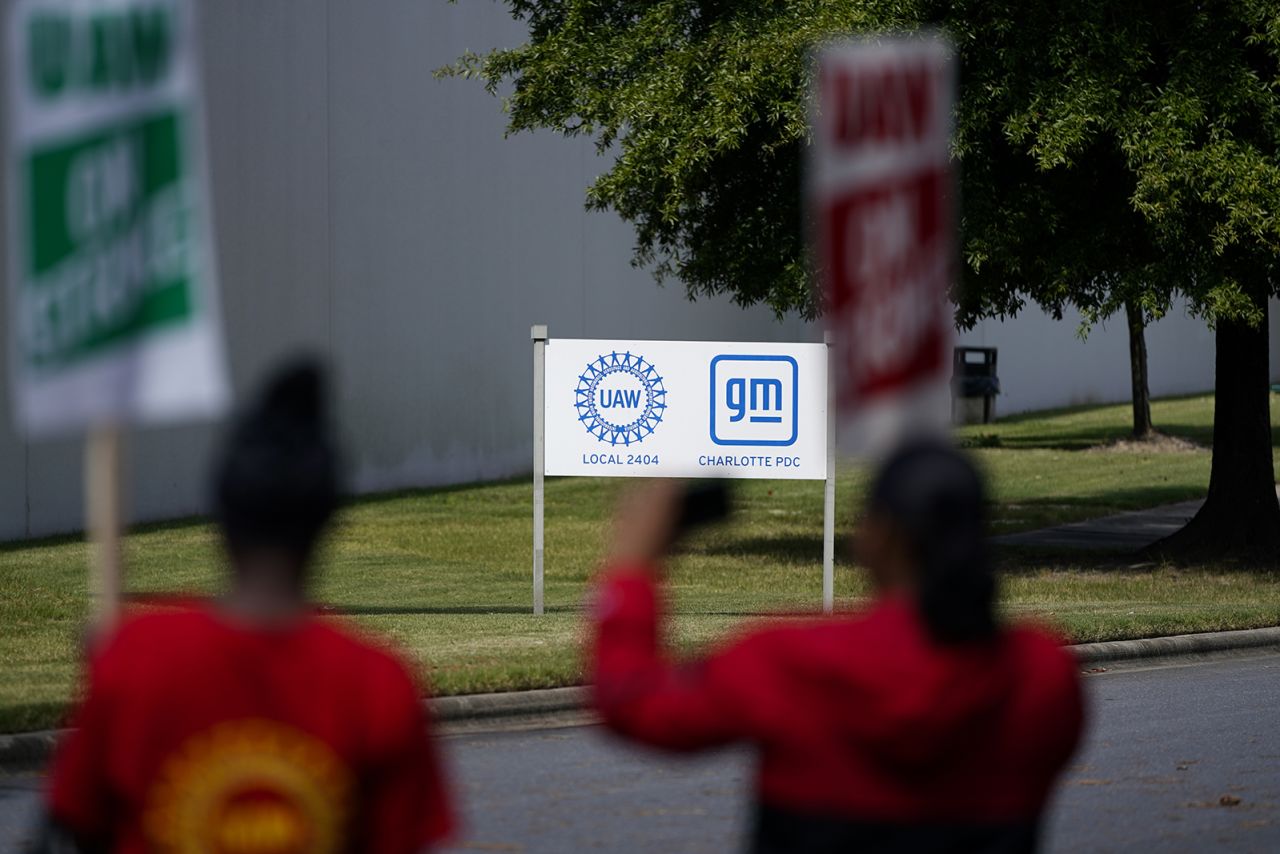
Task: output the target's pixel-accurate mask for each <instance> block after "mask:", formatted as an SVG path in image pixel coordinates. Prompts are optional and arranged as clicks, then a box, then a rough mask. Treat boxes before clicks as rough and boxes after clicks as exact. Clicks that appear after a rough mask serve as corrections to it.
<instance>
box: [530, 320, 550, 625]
mask: <svg viewBox="0 0 1280 854" xmlns="http://www.w3.org/2000/svg"><path fill="white" fill-rule="evenodd" d="M529 337H531V338H532V339H533V613H534V614H536V615H540V614H542V611H543V601H542V556H543V533H544V532H543V516H544V511H545V504H546V502H545V493H544V480H545V473H546V444H547V443H546V400H545V397H546V374H547V327H546V325H544V324H540V325H537V326H534V327H533V328H532V329H531V330H530V336H529Z"/></svg>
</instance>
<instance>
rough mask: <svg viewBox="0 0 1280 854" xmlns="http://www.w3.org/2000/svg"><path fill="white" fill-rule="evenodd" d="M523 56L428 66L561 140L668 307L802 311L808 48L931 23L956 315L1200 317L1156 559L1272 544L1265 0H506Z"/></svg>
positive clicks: (1269, 4)
mask: <svg viewBox="0 0 1280 854" xmlns="http://www.w3.org/2000/svg"><path fill="white" fill-rule="evenodd" d="M507 5H508V6H509V7H510V9H511V11H512V14H513V15H514V16H515V17H516V18H517V19H519V20H522V21H524V22H525V23H527V24H528V26H529V40H528V42H527V43H525V44H524V45H521V46H519V47H516V48H513V49H510V50H498V51H494V52H492V53H489V54H487V55H485V56H476V55H469V56H466V57H463V58H462V59H461V60H460V61H459V63H457V64H456V65H455V66H453V67H452V68H451V69H448V70H446V73H454V74H462V75H466V76H476V77H479V78H481V79H483V80H484V81H485V82H486V84H487V85H488V86H489V88H490V89H491V90H492V91H495V92H497V91H499V90H501V89H502V88H503V87H504V86H506V85H508V84H509V85H510V86H511V88H510V89H509V90H507V95H506V105H507V108H508V110H509V116H510V119H509V129H510V130H511V131H512V132H515V131H521V130H527V129H533V128H551V129H554V130H557V131H559V132H561V133H564V134H567V135H586V136H589V137H590V138H592V139H594V140H595V142H596V144H597V146H598V147H599V148H600V149H601V150H602V151H609V152H611V153H613V154H614V155H615V157H616V159H615V160H614V162H613V166H612V167H611V168H610V169H609V170H608V171H607V172H605V173H604V174H603V175H601V176H600V177H599V178H598V179H597V180H596V182H595V183H594V184H593V185H592V186H591V187H590V188H589V190H588V193H587V202H588V205H589V206H591V207H594V208H612V209H613V210H615V211H617V212H618V213H619V214H621V215H622V216H623V217H624V218H625V219H627V220H629V221H631V222H632V223H633V224H634V225H635V228H636V237H637V241H636V252H635V262H636V263H637V264H641V265H646V266H650V267H651V268H652V269H653V270H654V272H655V275H657V276H658V277H659V278H667V277H675V278H678V279H680V280H681V281H683V282H684V284H685V286H686V288H687V289H688V293H689V295H690V297H691V298H692V297H695V296H698V295H702V294H713V293H722V292H723V293H729V294H732V295H733V296H734V298H735V299H736V300H737V301H738V302H740V303H742V304H752V303H760V302H763V303H766V304H768V305H770V306H771V307H772V308H773V309H774V310H775V311H777V312H779V313H781V312H785V311H789V310H798V311H800V312H801V313H803V314H805V315H806V316H813V315H815V314H816V313H818V311H819V310H820V305H819V302H818V300H817V298H816V297H815V295H814V290H813V288H812V286H811V282H812V280H813V276H812V274H811V270H810V269H809V264H808V256H807V254H806V251H805V248H804V239H803V238H804V234H805V230H806V229H805V222H804V214H803V211H804V208H803V204H802V200H801V196H800V184H801V182H800V172H801V169H802V158H803V150H804V146H805V144H806V134H807V126H806V106H807V103H806V97H807V96H806V93H807V90H808V83H809V74H810V68H811V66H810V63H809V61H808V55H809V50H810V48H811V46H812V45H814V44H817V43H820V42H822V41H823V40H824V39H826V38H829V37H832V36H833V35H838V34H844V33H850V32H871V31H878V30H892V29H902V28H913V27H916V26H919V25H922V24H927V25H933V26H937V27H939V28H941V29H942V30H943V31H945V32H946V33H947V34H948V35H949V36H950V37H951V39H952V40H953V43H954V44H955V46H956V49H957V51H958V54H959V60H960V70H961V97H960V102H959V107H958V110H957V116H956V135H955V144H954V151H955V155H956V157H957V158H958V160H959V164H960V174H961V190H960V192H961V199H962V201H963V206H962V215H961V230H962V256H963V262H964V263H963V264H962V270H963V273H962V276H961V279H962V282H961V287H960V288H959V289H958V291H957V292H956V294H955V300H956V304H957V322H958V323H960V324H961V325H971V324H972V323H974V322H975V321H976V320H977V319H979V318H981V317H1008V316H1011V315H1014V314H1016V313H1017V312H1018V311H1019V310H1020V309H1021V308H1023V307H1024V305H1025V304H1026V303H1027V302H1028V301H1031V302H1034V303H1036V304H1038V305H1040V306H1041V307H1043V308H1044V309H1046V310H1048V311H1049V312H1050V313H1052V314H1053V315H1054V316H1057V317H1061V316H1062V313H1063V311H1064V310H1065V309H1066V308H1067V307H1071V306H1074V307H1075V308H1078V309H1079V310H1080V311H1081V312H1082V313H1083V314H1084V316H1085V318H1086V322H1087V323H1088V322H1091V321H1095V320H1099V319H1101V318H1105V317H1108V316H1111V315H1113V314H1116V313H1117V312H1118V311H1120V310H1123V309H1124V307H1125V306H1126V304H1133V305H1136V306H1140V307H1141V309H1142V311H1143V312H1144V315H1145V316H1147V317H1158V316H1160V315H1161V314H1162V313H1163V312H1165V311H1167V310H1168V309H1169V307H1170V306H1171V304H1172V303H1173V301H1174V299H1175V298H1177V297H1179V296H1181V297H1185V298H1186V299H1187V300H1188V302H1189V304H1190V306H1191V308H1192V310H1193V311H1195V312H1197V313H1198V314H1200V315H1201V316H1203V317H1204V318H1205V320H1206V321H1207V322H1209V323H1212V324H1214V325H1215V328H1216V337H1217V359H1218V362H1217V372H1216V373H1217V399H1216V400H1217V402H1216V410H1215V427H1214V430H1215V435H1214V439H1215V454H1214V458H1213V466H1212V474H1211V482H1210V489H1209V496H1208V500H1207V501H1206V503H1205V506H1204V509H1203V510H1202V512H1201V513H1200V514H1199V515H1198V516H1197V517H1196V519H1195V520H1194V521H1193V523H1192V524H1190V525H1189V526H1188V527H1187V528H1186V529H1184V531H1183V532H1181V534H1180V535H1178V537H1177V538H1175V540H1174V542H1173V543H1172V544H1171V545H1173V546H1176V547H1178V548H1183V549H1196V550H1199V549H1207V550H1210V551H1214V552H1216V553H1227V552H1232V551H1238V550H1240V549H1241V548H1248V549H1250V550H1255V551H1260V552H1263V553H1264V555H1265V556H1266V557H1267V558H1268V559H1269V560H1272V561H1274V560H1276V556H1277V554H1280V504H1277V501H1276V498H1275V493H1274V489H1273V478H1274V470H1273V464H1272V457H1271V439H1270V423H1269V407H1268V399H1267V385H1266V379H1267V377H1266V373H1267V329H1266V312H1267V299H1268V297H1269V296H1271V295H1274V294H1275V293H1276V291H1277V287H1278V286H1280V215H1278V214H1277V212H1278V211H1280V153H1278V152H1280V99H1278V98H1277V93H1278V89H1280V10H1278V9H1277V7H1276V5H1275V3H1274V2H1273V0H1234V2H1232V0H1224V2H1221V3H1216V4H1190V3H1178V4H1169V3H1167V2H1155V0H1136V2H1133V3H1128V4H1116V3H1112V2H1108V0H1089V2H1076V3H1062V4H1052V3H1025V2H1020V0H1003V2H1001V0H956V1H955V2H950V3H943V2H926V0H917V2H910V0H908V2H884V0H869V2H864V0H757V2H752V3H736V2H728V0H540V2H535V1H534V0H507Z"/></svg>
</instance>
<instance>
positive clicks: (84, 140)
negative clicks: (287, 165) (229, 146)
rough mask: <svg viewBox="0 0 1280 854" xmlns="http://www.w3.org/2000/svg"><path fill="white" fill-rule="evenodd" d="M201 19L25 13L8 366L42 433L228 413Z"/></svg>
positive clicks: (79, 7) (79, 11)
mask: <svg viewBox="0 0 1280 854" xmlns="http://www.w3.org/2000/svg"><path fill="white" fill-rule="evenodd" d="M193 14H194V8H193V5H192V3H191V2H190V0H17V2H15V3H14V4H13V7H12V8H11V10H10V15H9V20H8V41H7V46H8V92H7V96H8V97H7V100H8V102H9V121H8V128H9V159H8V163H7V164H6V165H7V178H8V180H7V181H6V184H7V185H8V200H7V201H8V210H9V216H8V220H9V224H10V229H9V244H8V248H9V259H10V266H9V312H8V315H9V322H10V327H9V334H8V338H9V348H10V352H9V357H10V358H9V363H10V373H11V378H12V386H13V395H14V404H15V406H14V409H15V413H16V418H17V422H18V426H19V429H21V430H22V431H23V432H25V433H27V434H32V435H41V434H48V433H58V432H65V431H70V430H75V429H81V428H84V427H86V426H91V425H93V424H103V423H129V422H155V421H167V420H172V419H178V418H190V417H200V416H210V415H216V414H218V413H219V412H220V411H221V410H222V409H223V408H224V407H225V405H226V402H227V397H228V393H227V392H228V390H227V381H226V375H225V365H224V357H223V346H222V332H221V322H220V315H219V311H218V304H217V293H216V283H215V274H214V263H213V257H212V256H213V246H214V243H213V239H212V231H211V229H212V223H211V215H210V210H209V198H208V196H209V194H208V180H207V178H206V162H205V154H204V138H203V127H202V123H203V105H202V101H201V90H200V83H199V73H198V72H199V69H198V62H197V58H196V44H195V41H196V31H195V24H194V21H193Z"/></svg>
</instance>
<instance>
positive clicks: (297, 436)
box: [213, 359, 340, 563]
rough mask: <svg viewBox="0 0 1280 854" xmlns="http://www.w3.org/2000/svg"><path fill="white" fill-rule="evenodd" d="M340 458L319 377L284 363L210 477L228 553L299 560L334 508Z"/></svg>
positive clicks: (312, 368)
mask: <svg viewBox="0 0 1280 854" xmlns="http://www.w3.org/2000/svg"><path fill="white" fill-rule="evenodd" d="M339 468H340V465H339V459H338V453H337V449H336V446H335V443H334V441H333V439H332V436H331V431H330V427H329V421H328V418H327V413H326V394H325V382H324V375H323V372H322V370H321V368H320V366H319V364H318V363H317V362H316V361H314V360H311V359H304V360H299V361H296V362H293V363H290V364H289V365H287V366H286V367H284V368H283V369H282V370H279V371H277V372H276V373H275V374H274V375H273V376H272V377H271V379H270V380H269V381H268V382H267V383H266V386H265V388H264V389H263V391H262V394H261V396H260V397H259V398H258V399H257V400H256V401H254V402H253V403H252V404H251V405H250V406H249V407H248V408H247V409H246V410H245V411H244V412H242V413H241V414H240V416H239V417H238V418H237V420H236V422H235V424H234V425H233V427H232V429H231V432H230V435H229V436H228V438H227V441H226V443H225V445H224V447H223V449H222V453H221V454H220V456H219V458H218V461H217V463H216V464H215V468H214V474H213V486H214V507H215V512H216V514H217V518H218V522H219V523H220V524H221V526H222V531H223V535H224V536H225V537H226V540H227V545H228V547H229V548H230V550H231V552H232V554H233V555H234V554H241V553H244V552H246V551H251V550H255V549H275V550H281V551H284V552H286V553H289V554H291V555H293V556H295V557H297V558H298V559H299V562H300V563H302V562H305V561H306V559H307V558H308V557H309V556H310V554H311V551H312V548H313V546H314V545H315V542H316V540H317V539H318V538H319V536H320V533H321V531H322V530H323V529H324V526H325V524H326V523H327V522H328V521H329V518H330V517H331V516H332V515H333V512H334V510H336V509H337V506H338V495H339V491H340V485H339V481H340V476H339Z"/></svg>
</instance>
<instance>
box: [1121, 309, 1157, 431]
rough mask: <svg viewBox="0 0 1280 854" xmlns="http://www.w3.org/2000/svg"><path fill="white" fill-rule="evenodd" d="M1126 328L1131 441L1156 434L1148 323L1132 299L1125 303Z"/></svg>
mask: <svg viewBox="0 0 1280 854" xmlns="http://www.w3.org/2000/svg"><path fill="white" fill-rule="evenodd" d="M1124 319H1125V325H1126V326H1127V327H1129V379H1130V384H1131V387H1132V389H1133V391H1132V397H1133V438H1135V439H1149V438H1151V437H1152V436H1153V435H1155V428H1153V427H1152V426H1151V384H1150V382H1149V381H1148V374H1147V332H1146V330H1147V321H1146V318H1144V317H1143V316H1142V306H1140V305H1138V304H1137V303H1135V302H1133V301H1132V300H1130V301H1128V302H1126V303H1125V304H1124Z"/></svg>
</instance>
